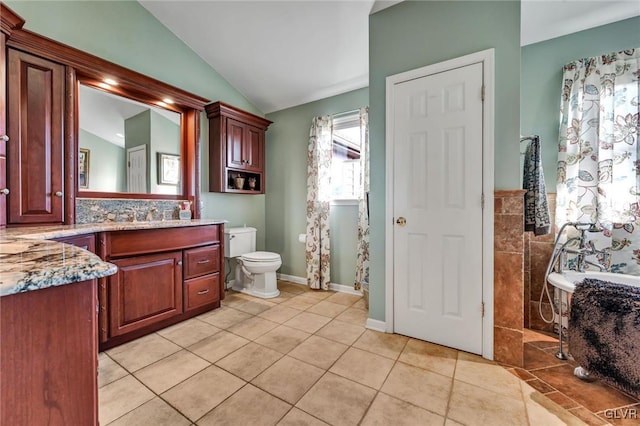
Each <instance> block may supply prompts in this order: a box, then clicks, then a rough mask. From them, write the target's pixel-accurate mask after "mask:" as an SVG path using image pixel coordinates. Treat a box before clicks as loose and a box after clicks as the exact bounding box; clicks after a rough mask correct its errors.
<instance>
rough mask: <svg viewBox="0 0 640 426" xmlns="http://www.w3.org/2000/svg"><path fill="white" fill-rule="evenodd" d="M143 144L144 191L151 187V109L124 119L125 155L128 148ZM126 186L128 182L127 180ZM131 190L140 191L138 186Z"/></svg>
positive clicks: (126, 155)
mask: <svg viewBox="0 0 640 426" xmlns="http://www.w3.org/2000/svg"><path fill="white" fill-rule="evenodd" d="M141 145H144V146H145V147H146V151H145V152H146V154H147V173H146V174H147V184H146V187H145V188H146V191H147V192H148V191H149V189H150V188H151V177H150V173H149V168H150V167H151V110H149V109H148V110H145V111H142V112H141V113H139V114H136V115H134V116H132V117H129V118H127V119H125V120H124V150H125V157H127V158H128V155H129V154H128V150H129V149H131V148H135V147H138V146H141ZM127 188H129V183H128V180H127ZM131 192H142V191H139V188H136V189H133V190H132V191H131Z"/></svg>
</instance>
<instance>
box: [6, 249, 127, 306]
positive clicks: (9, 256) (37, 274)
mask: <svg viewBox="0 0 640 426" xmlns="http://www.w3.org/2000/svg"><path fill="white" fill-rule="evenodd" d="M117 270H118V269H117V268H116V266H115V265H113V264H111V263H108V262H104V261H102V260H101V259H100V258H99V257H98V256H97V255H95V254H93V253H91V252H88V251H86V250H83V249H81V248H78V247H75V246H72V245H69V244H63V243H58V242H55V241H45V240H33V239H26V238H2V239H0V297H1V296H9V295H11V294H15V293H22V292H25V291H32V290H40V289H43V288H48V287H54V286H59V285H64V284H71V283H75V282H79V281H85V280H90V279H93V278H100V277H106V276H108V275H112V274H115V273H116V271H117Z"/></svg>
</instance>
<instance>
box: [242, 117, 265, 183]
mask: <svg viewBox="0 0 640 426" xmlns="http://www.w3.org/2000/svg"><path fill="white" fill-rule="evenodd" d="M245 135H246V136H245V152H246V154H245V168H246V169H247V170H254V171H260V172H261V171H262V169H263V164H264V162H263V155H264V154H263V151H264V130H260V129H258V128H257V127H253V126H247V128H246V132H245Z"/></svg>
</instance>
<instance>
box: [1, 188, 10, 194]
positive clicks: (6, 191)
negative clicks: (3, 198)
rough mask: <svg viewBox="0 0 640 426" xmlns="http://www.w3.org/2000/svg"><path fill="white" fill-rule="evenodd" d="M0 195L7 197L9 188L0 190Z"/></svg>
mask: <svg viewBox="0 0 640 426" xmlns="http://www.w3.org/2000/svg"><path fill="white" fill-rule="evenodd" d="M0 194H4V195H9V188H5V189H2V190H0Z"/></svg>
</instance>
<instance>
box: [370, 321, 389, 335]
mask: <svg viewBox="0 0 640 426" xmlns="http://www.w3.org/2000/svg"><path fill="white" fill-rule="evenodd" d="M365 327H366V328H368V329H369V330H373V331H379V332H381V333H389V331H387V323H386V322H384V321H380V320H377V319H373V318H367V324H366V325H365Z"/></svg>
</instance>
